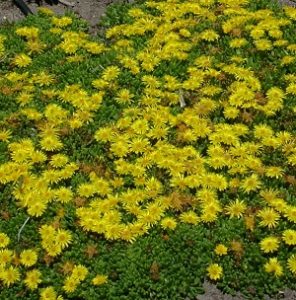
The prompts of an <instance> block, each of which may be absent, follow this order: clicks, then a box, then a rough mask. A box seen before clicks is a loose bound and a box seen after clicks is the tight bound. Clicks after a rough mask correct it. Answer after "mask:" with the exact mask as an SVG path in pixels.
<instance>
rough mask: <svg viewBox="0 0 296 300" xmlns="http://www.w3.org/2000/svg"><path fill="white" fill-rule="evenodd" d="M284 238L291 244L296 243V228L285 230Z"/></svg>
mask: <svg viewBox="0 0 296 300" xmlns="http://www.w3.org/2000/svg"><path fill="white" fill-rule="evenodd" d="M282 239H283V241H284V242H285V244H287V245H289V246H295V245H296V230H293V229H287V230H285V231H284V232H283V235H282Z"/></svg>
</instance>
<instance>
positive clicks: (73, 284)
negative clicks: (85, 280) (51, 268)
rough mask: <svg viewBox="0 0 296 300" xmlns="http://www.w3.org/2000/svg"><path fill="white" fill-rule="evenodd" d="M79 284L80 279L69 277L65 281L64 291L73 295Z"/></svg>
mask: <svg viewBox="0 0 296 300" xmlns="http://www.w3.org/2000/svg"><path fill="white" fill-rule="evenodd" d="M78 284H79V280H78V279H76V278H74V277H72V276H69V277H67V278H66V279H65V282H64V285H63V289H64V290H65V291H66V293H73V292H74V291H75V290H76V288H77V286H78Z"/></svg>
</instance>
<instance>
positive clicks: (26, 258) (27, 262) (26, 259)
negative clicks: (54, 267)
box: [20, 249, 38, 267]
mask: <svg viewBox="0 0 296 300" xmlns="http://www.w3.org/2000/svg"><path fill="white" fill-rule="evenodd" d="M37 259H38V255H37V253H36V251H34V250H31V249H28V250H24V251H22V253H21V254H20V261H21V263H22V264H23V265H24V266H26V267H31V266H33V265H35V264H36V262H37Z"/></svg>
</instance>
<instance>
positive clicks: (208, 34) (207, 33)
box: [200, 29, 219, 42]
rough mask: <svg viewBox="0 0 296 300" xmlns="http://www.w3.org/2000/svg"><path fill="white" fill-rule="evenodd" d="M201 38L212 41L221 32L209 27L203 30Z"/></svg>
mask: <svg viewBox="0 0 296 300" xmlns="http://www.w3.org/2000/svg"><path fill="white" fill-rule="evenodd" d="M200 38H201V39H202V40H205V41H208V42H212V41H215V40H217V39H218V38H219V34H218V33H216V32H215V31H214V30H211V29H208V30H204V31H203V32H201V34H200Z"/></svg>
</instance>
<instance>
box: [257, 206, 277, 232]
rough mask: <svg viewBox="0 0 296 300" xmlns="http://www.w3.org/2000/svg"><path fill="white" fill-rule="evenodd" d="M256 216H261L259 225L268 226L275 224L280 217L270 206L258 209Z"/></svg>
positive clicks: (274, 225)
mask: <svg viewBox="0 0 296 300" xmlns="http://www.w3.org/2000/svg"><path fill="white" fill-rule="evenodd" d="M258 217H260V218H261V221H260V223H259V224H260V225H261V226H265V227H268V228H274V227H276V226H277V224H278V221H279V219H280V215H279V214H278V213H277V212H276V211H275V210H274V209H273V208H270V207H266V208H263V209H261V210H260V212H259V213H258Z"/></svg>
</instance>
